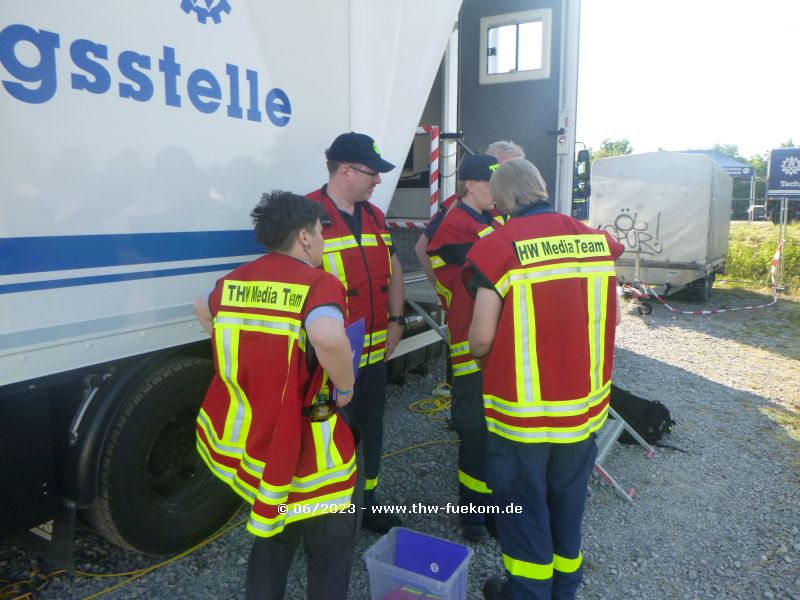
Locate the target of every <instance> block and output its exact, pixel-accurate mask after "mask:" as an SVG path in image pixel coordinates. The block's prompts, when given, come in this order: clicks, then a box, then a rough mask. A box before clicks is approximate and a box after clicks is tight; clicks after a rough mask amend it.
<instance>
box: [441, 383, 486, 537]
mask: <svg viewBox="0 0 800 600" xmlns="http://www.w3.org/2000/svg"><path fill="white" fill-rule="evenodd" d="M450 401H451V405H450V417H451V418H452V421H453V427H454V429H455V430H456V433H457V434H458V439H459V440H461V443H460V444H459V446H458V501H459V504H460V505H461V506H469V505H475V506H486V505H488V504H489V503H490V501H491V490H490V489H489V488H488V487H487V486H486V477H485V457H486V435H487V433H486V417H485V416H484V412H483V374H482V373H481V372H480V371H478V372H476V373H469V374H467V375H459V376H458V377H453V384H452V386H451V388H450ZM461 519H462V521H461V522H462V524H464V525H483V524H484V523H485V521H486V519H485V515H482V514H469V513H465V514H462V515H461Z"/></svg>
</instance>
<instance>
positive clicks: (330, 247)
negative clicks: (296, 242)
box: [322, 235, 358, 254]
mask: <svg viewBox="0 0 800 600" xmlns="http://www.w3.org/2000/svg"><path fill="white" fill-rule="evenodd" d="M357 246H358V243H357V242H356V238H355V236H352V235H346V236H344V237H339V238H329V239H327V240H325V245H324V246H323V248H322V252H323V253H324V254H328V253H329V252H341V251H342V250H348V249H350V248H355V247H357Z"/></svg>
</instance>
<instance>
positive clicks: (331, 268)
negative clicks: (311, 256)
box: [322, 252, 347, 290]
mask: <svg viewBox="0 0 800 600" xmlns="http://www.w3.org/2000/svg"><path fill="white" fill-rule="evenodd" d="M322 268H323V269H325V271H326V272H328V273H330V274H331V275H333V276H334V277H336V278H337V279H338V280H339V281H340V282H341V284H342V285H343V286H344V289H345V290H347V273H346V272H345V270H344V262H343V261H342V255H341V254H340V253H339V252H331V253H330V254H325V255H324V256H323V257H322Z"/></svg>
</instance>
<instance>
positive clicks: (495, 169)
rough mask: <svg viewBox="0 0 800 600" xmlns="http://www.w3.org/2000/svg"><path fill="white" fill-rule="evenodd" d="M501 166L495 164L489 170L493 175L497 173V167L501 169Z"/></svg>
mask: <svg viewBox="0 0 800 600" xmlns="http://www.w3.org/2000/svg"><path fill="white" fill-rule="evenodd" d="M499 166H500V163H495V164H493V165H489V170H490V171H491V172H492V173H494V172H495V171H497V167H499Z"/></svg>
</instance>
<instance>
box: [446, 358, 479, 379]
mask: <svg viewBox="0 0 800 600" xmlns="http://www.w3.org/2000/svg"><path fill="white" fill-rule="evenodd" d="M451 368H452V370H453V377H461V376H462V375H469V374H470V373H477V372H478V371H480V367H478V363H476V362H475V361H474V360H471V361H469V362H465V363H461V364H458V365H452V366H451Z"/></svg>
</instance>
